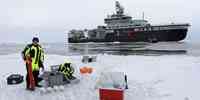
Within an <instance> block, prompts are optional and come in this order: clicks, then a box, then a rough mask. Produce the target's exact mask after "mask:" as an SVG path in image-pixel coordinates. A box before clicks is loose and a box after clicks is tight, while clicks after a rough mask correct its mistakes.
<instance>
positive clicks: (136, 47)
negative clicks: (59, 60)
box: [0, 42, 200, 56]
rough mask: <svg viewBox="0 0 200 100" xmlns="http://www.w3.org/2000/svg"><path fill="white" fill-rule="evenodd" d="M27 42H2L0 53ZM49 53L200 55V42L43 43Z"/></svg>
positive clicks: (16, 48) (19, 47)
mask: <svg viewBox="0 0 200 100" xmlns="http://www.w3.org/2000/svg"><path fill="white" fill-rule="evenodd" d="M24 46H25V44H0V55H6V54H11V53H19V52H20V51H22V49H23V48H24ZM42 46H43V48H44V49H45V53H47V54H58V55H85V54H112V55H147V56H148V55H150V56H152V55H153V56H157V55H191V56H200V46H199V45H198V43H189V42H159V43H144V42H138V43H135V42H134V43H130V42H129V43H118V42H116V43H78V44H76V43H72V44H64V43H46V44H42Z"/></svg>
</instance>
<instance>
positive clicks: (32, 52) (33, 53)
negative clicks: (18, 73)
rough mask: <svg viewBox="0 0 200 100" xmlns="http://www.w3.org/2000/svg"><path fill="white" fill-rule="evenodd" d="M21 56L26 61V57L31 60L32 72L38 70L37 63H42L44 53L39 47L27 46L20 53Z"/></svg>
mask: <svg viewBox="0 0 200 100" xmlns="http://www.w3.org/2000/svg"><path fill="white" fill-rule="evenodd" d="M22 53H23V56H24V58H25V60H26V57H28V56H30V57H31V59H32V70H33V71H38V70H39V63H43V61H44V52H43V49H42V47H41V46H40V45H36V46H35V45H28V46H26V47H25V49H24V51H23V52H22Z"/></svg>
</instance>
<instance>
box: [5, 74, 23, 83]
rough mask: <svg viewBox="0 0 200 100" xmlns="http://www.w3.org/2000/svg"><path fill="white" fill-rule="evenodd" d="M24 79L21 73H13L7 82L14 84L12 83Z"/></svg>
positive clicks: (20, 81)
mask: <svg viewBox="0 0 200 100" xmlns="http://www.w3.org/2000/svg"><path fill="white" fill-rule="evenodd" d="M23 81H24V76H22V75H20V74H11V75H10V76H8V77H7V84H9V85H12V84H19V83H22V82H23Z"/></svg>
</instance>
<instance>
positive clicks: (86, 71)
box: [80, 67, 93, 74]
mask: <svg viewBox="0 0 200 100" xmlns="http://www.w3.org/2000/svg"><path fill="white" fill-rule="evenodd" d="M92 71H93V69H92V68H91V67H82V68H80V73H81V74H87V73H88V74H91V73H92Z"/></svg>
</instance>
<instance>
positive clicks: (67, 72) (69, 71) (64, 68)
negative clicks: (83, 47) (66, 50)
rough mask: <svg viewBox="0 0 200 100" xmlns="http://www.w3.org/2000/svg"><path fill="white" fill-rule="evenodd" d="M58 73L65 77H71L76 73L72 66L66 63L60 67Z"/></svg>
mask: <svg viewBox="0 0 200 100" xmlns="http://www.w3.org/2000/svg"><path fill="white" fill-rule="evenodd" d="M65 65H67V66H65ZM58 71H60V72H62V73H63V74H64V75H65V76H71V75H72V74H73V73H74V68H73V67H72V66H71V63H64V64H61V65H60V66H59V70H58Z"/></svg>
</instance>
